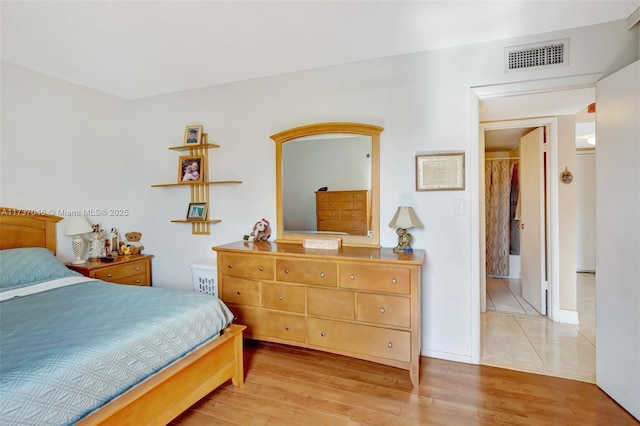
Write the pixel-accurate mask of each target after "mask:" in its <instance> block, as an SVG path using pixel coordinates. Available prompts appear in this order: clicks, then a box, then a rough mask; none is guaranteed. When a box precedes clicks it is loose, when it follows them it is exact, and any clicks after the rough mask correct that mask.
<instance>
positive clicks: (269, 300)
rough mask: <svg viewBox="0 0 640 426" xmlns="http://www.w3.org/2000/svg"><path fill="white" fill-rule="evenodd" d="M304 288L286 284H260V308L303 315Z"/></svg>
mask: <svg viewBox="0 0 640 426" xmlns="http://www.w3.org/2000/svg"><path fill="white" fill-rule="evenodd" d="M304 289H305V288H304V287H302V286H296V285H288V284H273V283H263V284H262V307H263V308H268V309H277V310H280V311H288V312H298V313H301V314H303V313H304V299H305V297H304V295H305V291H304Z"/></svg>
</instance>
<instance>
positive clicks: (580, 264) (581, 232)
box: [574, 152, 596, 271]
mask: <svg viewBox="0 0 640 426" xmlns="http://www.w3.org/2000/svg"><path fill="white" fill-rule="evenodd" d="M574 183H575V185H576V228H577V229H576V235H577V244H576V269H577V270H578V271H595V270H596V154H595V152H588V153H578V154H577V155H576V172H575V176H574Z"/></svg>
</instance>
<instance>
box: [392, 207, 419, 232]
mask: <svg viewBox="0 0 640 426" xmlns="http://www.w3.org/2000/svg"><path fill="white" fill-rule="evenodd" d="M389 228H404V229H409V228H422V222H420V219H418V216H416V212H415V211H413V207H398V210H396V214H395V215H394V216H393V219H391V222H389Z"/></svg>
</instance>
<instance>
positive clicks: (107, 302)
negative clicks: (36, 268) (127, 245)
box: [0, 281, 233, 425]
mask: <svg viewBox="0 0 640 426" xmlns="http://www.w3.org/2000/svg"><path fill="white" fill-rule="evenodd" d="M232 318H233V315H232V314H231V312H230V311H229V309H228V308H227V307H226V306H225V305H224V304H223V303H222V302H220V301H219V300H218V299H216V298H215V297H212V296H208V295H204V294H200V293H196V292H191V291H174V290H167V289H159V288H149V287H135V286H127V285H117V284H108V283H104V282H99V281H91V282H86V283H81V284H76V285H71V286H68V287H63V288H58V289H55V290H50V291H46V292H43V293H39V294H34V295H30V296H25V297H21V298H16V299H11V300H8V301H5V302H2V303H0V330H1V334H0V424H1V425H16V424H19V425H61V424H72V423H74V422H76V421H78V420H79V419H81V418H82V417H84V416H86V415H87V414H89V413H91V412H92V411H94V410H95V409H97V408H99V407H100V406H102V405H104V404H105V403H107V402H108V401H110V400H111V399H113V398H115V397H116V396H118V395H120V394H122V393H123V392H125V391H126V390H127V389H129V388H131V387H132V386H134V385H135V384H137V383H139V382H141V381H142V380H144V379H145V378H146V377H147V376H149V375H151V374H153V373H155V372H157V371H159V370H161V369H162V368H164V367H165V366H167V365H168V364H170V363H172V362H173V361H175V360H176V359H178V358H180V357H182V356H183V355H185V354H186V353H189V352H191V351H193V349H194V348H196V347H198V346H201V345H202V344H203V343H205V342H207V341H209V340H211V339H212V337H214V336H217V335H218V334H219V332H220V331H221V330H222V329H223V328H225V327H226V326H227V325H228V324H229V323H230V322H231V320H232Z"/></svg>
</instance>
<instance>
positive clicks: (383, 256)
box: [212, 241, 425, 265]
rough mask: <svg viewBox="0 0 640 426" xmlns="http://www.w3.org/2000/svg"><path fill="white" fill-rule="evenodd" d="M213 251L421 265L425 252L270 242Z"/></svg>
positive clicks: (244, 244) (246, 244) (238, 242)
mask: <svg viewBox="0 0 640 426" xmlns="http://www.w3.org/2000/svg"><path fill="white" fill-rule="evenodd" d="M212 250H214V251H224V252H242V253H246V252H253V253H255V254H264V255H267V254H286V255H291V256H301V257H308V256H313V257H314V258H327V259H334V260H335V259H336V258H338V259H339V260H367V261H372V260H374V261H375V260H377V261H381V262H402V263H409V264H415V265H422V263H423V262H424V257H425V251H424V250H420V249H414V250H413V253H394V252H393V249H391V248H386V247H382V248H378V247H341V248H340V249H338V250H322V249H308V248H304V247H303V246H302V244H295V243H276V242H272V241H259V242H247V241H237V242H234V243H230V244H225V245H221V246H216V247H212Z"/></svg>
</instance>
